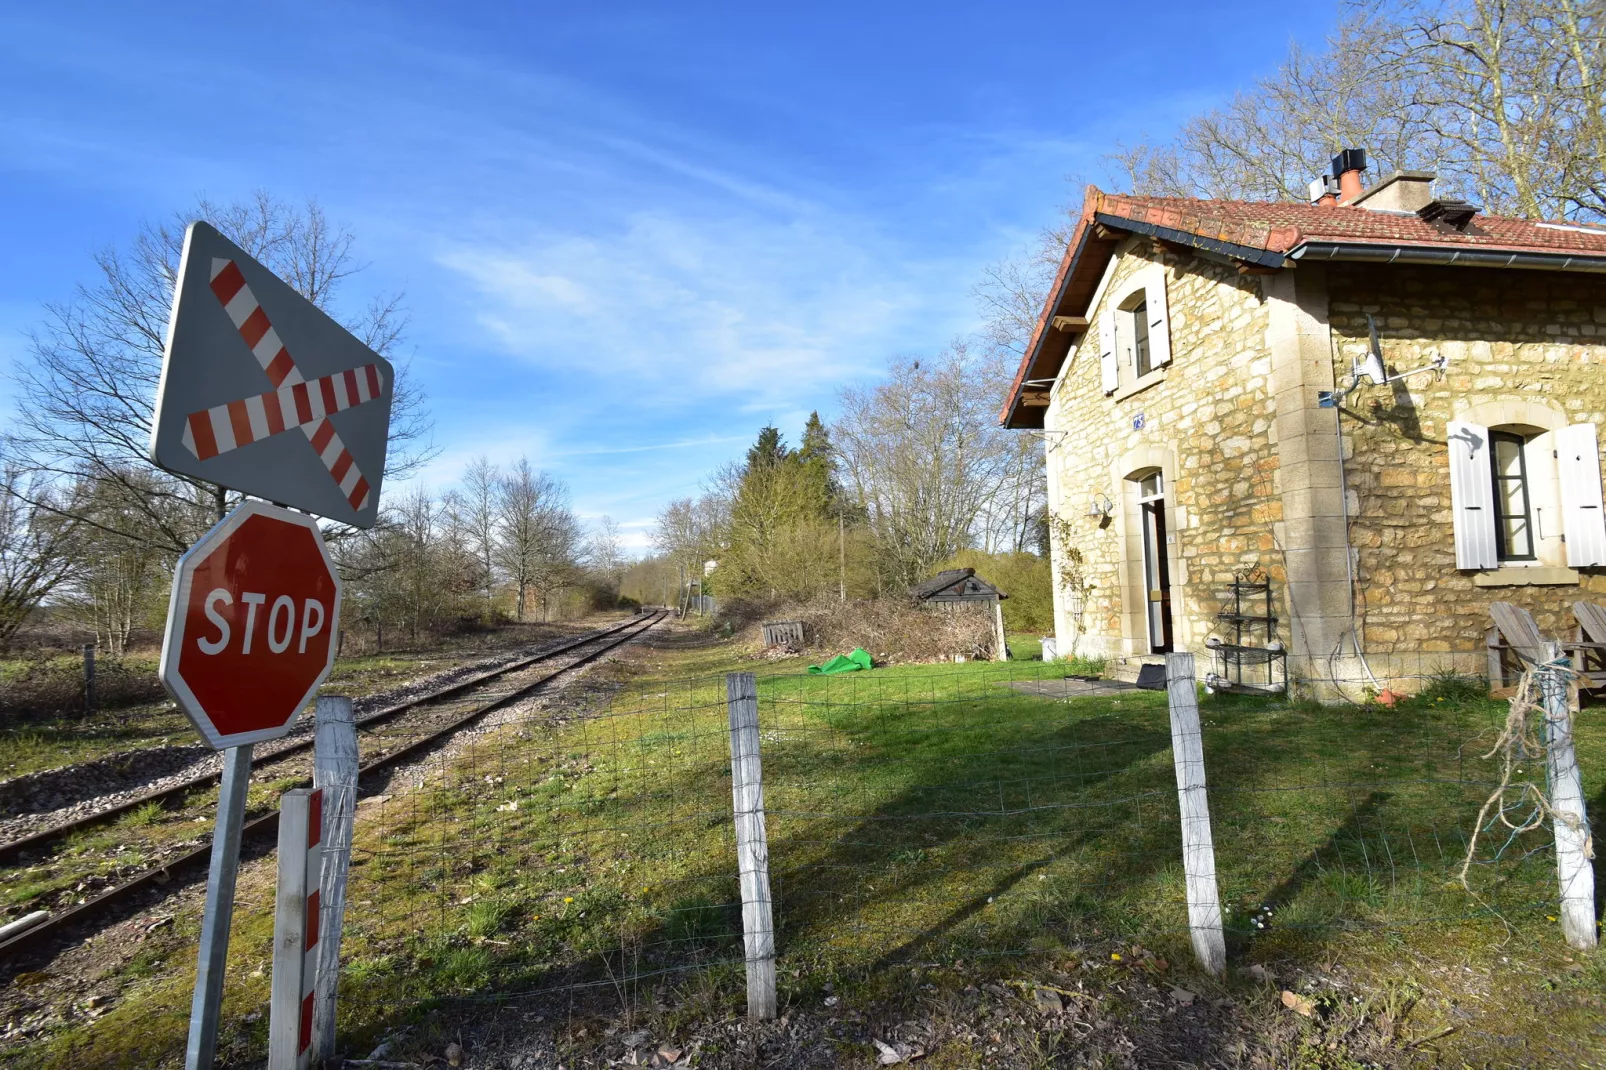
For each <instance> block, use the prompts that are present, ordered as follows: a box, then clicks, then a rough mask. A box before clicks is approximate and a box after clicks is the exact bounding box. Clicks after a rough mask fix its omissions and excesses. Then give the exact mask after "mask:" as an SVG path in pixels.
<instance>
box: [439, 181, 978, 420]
mask: <svg viewBox="0 0 1606 1070" xmlns="http://www.w3.org/2000/svg"><path fill="white" fill-rule="evenodd" d="M879 242H880V239H879V238H878V237H877V236H875V235H873V234H867V233H864V232H862V231H859V232H856V231H855V227H854V225H853V224H852V223H851V221H847V220H838V219H830V218H828V217H826V218H814V219H799V220H795V221H792V222H780V223H777V222H775V221H770V220H764V219H759V218H741V217H727V218H708V217H706V216H703V217H699V216H696V215H691V214H687V213H683V212H676V211H671V210H660V211H656V212H651V213H647V212H643V213H637V214H635V215H634V216H632V217H630V218H629V219H628V220H626V221H625V222H624V224H623V225H622V226H620V227H618V228H615V229H613V230H611V232H607V233H601V234H598V233H592V234H587V235H577V234H565V233H561V232H557V231H555V230H553V229H551V228H539V229H532V231H531V233H530V234H529V235H528V236H527V237H525V238H524V239H522V240H508V239H503V240H500V241H496V242H493V243H487V244H480V245H476V246H466V245H465V246H458V247H456V248H451V249H449V250H448V251H447V252H445V253H444V254H443V255H442V256H441V258H440V262H441V263H442V264H443V265H444V266H445V267H446V268H448V269H450V270H451V271H453V272H456V273H457V274H459V275H460V276H461V277H462V279H463V280H464V281H465V282H466V283H467V285H468V286H469V287H470V290H471V294H472V297H471V299H470V300H471V303H472V304H474V305H475V306H476V307H477V308H478V309H479V311H478V312H477V313H476V316H475V318H476V319H477V321H478V324H479V326H480V327H481V328H482V329H483V330H484V331H485V332H486V333H487V334H488V335H489V336H490V337H491V338H492V339H494V341H495V344H496V345H497V346H498V347H499V348H500V349H502V350H503V351H504V352H506V353H508V354H510V355H512V356H515V357H517V358H518V359H520V360H522V361H525V362H528V363H530V364H534V365H536V366H539V367H542V368H545V369H549V370H553V371H560V372H565V373H569V372H573V371H574V370H575V369H576V368H577V367H578V366H582V365H585V366H590V367H592V368H594V369H595V371H596V373H597V374H598V375H599V377H601V378H603V379H611V380H612V386H613V388H614V389H617V390H620V391H627V392H634V391H639V390H641V389H642V388H643V387H646V386H649V385H650V386H652V387H653V388H655V389H658V390H666V391H674V390H683V391H695V392H697V393H699V394H703V395H707V394H710V393H711V394H713V395H716V396H739V397H740V398H741V402H740V404H741V405H742V406H743V407H744V408H746V409H748V410H749V411H751V410H753V409H755V408H757V409H763V408H768V407H771V406H774V405H776V404H781V403H786V402H788V401H790V402H791V405H789V406H788V407H792V406H795V405H796V400H795V399H796V398H797V397H798V395H799V394H800V393H802V394H806V395H808V396H818V394H819V393H820V390H821V385H822V384H825V383H830V382H833V381H839V380H842V379H844V378H854V377H857V376H859V375H862V374H864V373H865V372H866V371H868V370H870V369H872V368H874V367H876V366H878V365H879V364H880V363H882V362H883V361H884V360H885V358H886V357H887V356H889V355H890V354H891V353H892V352H893V351H895V350H896V349H898V348H899V347H900V342H901V339H902V338H903V336H904V332H906V331H907V330H908V328H909V326H910V321H911V319H912V318H913V317H915V316H916V315H917V314H919V313H921V312H926V313H928V314H929V308H928V305H929V301H930V296H929V294H928V293H924V292H922V290H923V285H922V284H923V282H926V281H928V280H923V279H921V278H920V277H919V276H920V274H921V270H920V268H919V267H915V268H914V270H913V271H911V270H910V269H911V266H912V265H909V264H907V263H898V264H896V266H894V261H895V257H894V256H893V255H892V254H891V253H890V252H888V251H886V250H878V249H877V248H876V245H877V244H879ZM955 311H957V312H958V314H957V315H955V314H953V313H952V312H951V313H949V315H948V317H947V318H949V319H950V321H951V322H952V323H953V325H954V326H955V327H956V328H958V327H960V326H961V325H962V324H963V323H964V321H965V319H966V315H967V314H968V312H969V310H968V309H960V310H955Z"/></svg>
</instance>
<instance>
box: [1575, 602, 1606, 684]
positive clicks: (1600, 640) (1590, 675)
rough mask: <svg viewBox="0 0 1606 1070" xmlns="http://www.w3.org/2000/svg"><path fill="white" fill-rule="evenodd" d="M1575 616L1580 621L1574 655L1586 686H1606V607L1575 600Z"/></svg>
mask: <svg viewBox="0 0 1606 1070" xmlns="http://www.w3.org/2000/svg"><path fill="white" fill-rule="evenodd" d="M1573 618H1574V619H1575V620H1577V621H1578V641H1577V642H1575V643H1574V644H1573V645H1574V646H1575V647H1576V648H1577V653H1576V654H1575V655H1574V658H1575V659H1576V664H1577V667H1578V669H1579V671H1580V672H1582V673H1583V674H1584V677H1583V680H1582V681H1581V682H1582V683H1583V686H1584V687H1588V688H1595V687H1606V609H1603V608H1602V607H1600V606H1597V605H1596V604H1595V603H1593V602H1574V603H1573Z"/></svg>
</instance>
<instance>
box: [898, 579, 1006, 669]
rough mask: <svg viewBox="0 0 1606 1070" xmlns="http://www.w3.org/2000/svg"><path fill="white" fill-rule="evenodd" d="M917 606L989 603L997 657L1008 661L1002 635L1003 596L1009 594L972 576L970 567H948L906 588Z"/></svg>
mask: <svg viewBox="0 0 1606 1070" xmlns="http://www.w3.org/2000/svg"><path fill="white" fill-rule="evenodd" d="M909 593H910V595H912V596H913V597H914V600H915V601H916V602H919V603H920V604H921V605H939V606H944V607H947V606H953V605H960V604H967V603H968V604H972V605H975V604H985V603H988V602H991V603H992V607H993V626H994V627H995V628H996V629H997V631H998V660H999V661H1008V660H1009V643H1008V642H1007V641H1006V640H1005V638H1004V599H1006V598H1008V597H1009V595H1007V594H1005V593H1004V592H1003V591H1000V590H999V589H998V588H997V587H994V586H993V585H992V584H990V583H988V582H987V581H986V580H984V579H982V578H981V577H980V576H978V575H976V570H975V569H973V568H950V569H946V570H944V571H942V572H939V573H937V574H936V575H935V576H933V577H931V579H929V580H924V581H922V582H920V583H917V584H915V585H914V586H913V587H911V588H909Z"/></svg>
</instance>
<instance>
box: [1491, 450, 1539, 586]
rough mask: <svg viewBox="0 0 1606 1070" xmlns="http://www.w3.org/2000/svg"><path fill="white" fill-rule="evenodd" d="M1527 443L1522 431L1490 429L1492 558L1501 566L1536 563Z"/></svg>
mask: <svg viewBox="0 0 1606 1070" xmlns="http://www.w3.org/2000/svg"><path fill="white" fill-rule="evenodd" d="M1541 437H1542V436H1541ZM1528 442H1529V436H1527V435H1525V434H1523V433H1522V432H1521V431H1508V430H1503V429H1499V428H1490V429H1489V464H1490V472H1491V478H1492V480H1493V487H1492V489H1493V491H1494V545H1495V556H1496V557H1497V558H1498V559H1499V560H1500V561H1502V562H1504V561H1533V560H1536V559H1537V554H1535V552H1534V537H1535V533H1534V500H1533V499H1534V496H1533V489H1534V488H1533V486H1532V484H1531V483H1530V481H1529V473H1528V467H1529V466H1528V457H1527V449H1526V447H1527V445H1528Z"/></svg>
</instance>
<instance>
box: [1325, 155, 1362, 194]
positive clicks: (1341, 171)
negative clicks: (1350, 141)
mask: <svg viewBox="0 0 1606 1070" xmlns="http://www.w3.org/2000/svg"><path fill="white" fill-rule="evenodd" d="M1364 170H1366V150H1365V149H1345V150H1344V151H1343V152H1340V153H1339V154H1338V155H1337V156H1334V157H1333V174H1334V175H1335V176H1337V178H1338V201H1339V203H1340V204H1350V203H1352V202H1353V201H1354V200H1355V198H1357V197H1359V196H1360V195H1361V190H1362V186H1361V172H1362V171H1364Z"/></svg>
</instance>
